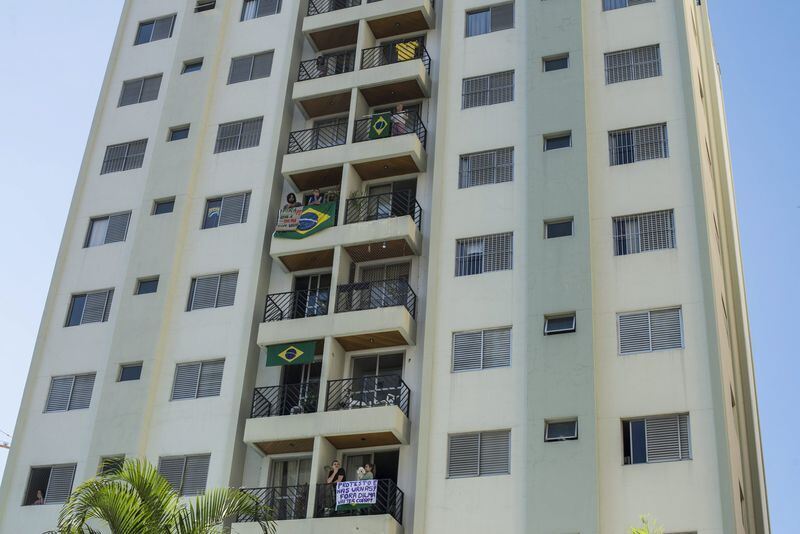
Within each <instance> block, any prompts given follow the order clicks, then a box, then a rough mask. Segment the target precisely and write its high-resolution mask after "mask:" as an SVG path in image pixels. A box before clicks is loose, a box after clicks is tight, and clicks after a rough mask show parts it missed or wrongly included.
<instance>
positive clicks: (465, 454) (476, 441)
mask: <svg viewBox="0 0 800 534" xmlns="http://www.w3.org/2000/svg"><path fill="white" fill-rule="evenodd" d="M479 456H480V434H460V435H455V436H450V437H449V440H448V450H447V477H448V478H464V477H477V476H479V475H480V470H479V465H478V462H479Z"/></svg>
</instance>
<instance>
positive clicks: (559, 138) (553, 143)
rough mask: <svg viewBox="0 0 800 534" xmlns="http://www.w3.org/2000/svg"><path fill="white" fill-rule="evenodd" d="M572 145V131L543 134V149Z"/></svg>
mask: <svg viewBox="0 0 800 534" xmlns="http://www.w3.org/2000/svg"><path fill="white" fill-rule="evenodd" d="M571 146H572V132H565V133H557V134H548V135H545V136H544V150H545V152H546V151H548V150H558V149H559V148H569V147H571Z"/></svg>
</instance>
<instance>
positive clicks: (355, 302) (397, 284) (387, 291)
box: [336, 279, 417, 318]
mask: <svg viewBox="0 0 800 534" xmlns="http://www.w3.org/2000/svg"><path fill="white" fill-rule="evenodd" d="M392 306H405V308H406V309H407V310H408V313H410V314H411V317H414V318H416V313H417V295H416V294H415V293H414V290H412V289H411V286H410V285H408V281H407V280H402V279H398V280H378V281H375V282H356V283H354V284H346V285H341V286H339V287H338V289H337V292H336V313H342V312H351V311H362V310H375V309H378V308H391V307H392Z"/></svg>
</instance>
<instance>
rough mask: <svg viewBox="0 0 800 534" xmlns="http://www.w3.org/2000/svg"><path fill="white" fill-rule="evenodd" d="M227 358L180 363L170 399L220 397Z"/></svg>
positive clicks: (177, 366) (176, 368)
mask: <svg viewBox="0 0 800 534" xmlns="http://www.w3.org/2000/svg"><path fill="white" fill-rule="evenodd" d="M224 366H225V360H215V361H208V362H193V363H179V364H178V365H176V366H175V381H174V382H173V384H172V395H171V396H170V400H183V399H200V398H203V397H219V392H220V389H221V388H222V370H223V367H224Z"/></svg>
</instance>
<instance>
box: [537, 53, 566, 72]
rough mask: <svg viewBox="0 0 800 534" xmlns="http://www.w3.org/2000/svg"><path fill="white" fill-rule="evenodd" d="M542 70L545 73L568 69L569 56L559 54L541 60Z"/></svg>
mask: <svg viewBox="0 0 800 534" xmlns="http://www.w3.org/2000/svg"><path fill="white" fill-rule="evenodd" d="M542 68H543V69H544V71H545V72H552V71H554V70H563V69H567V68H569V54H568V53H567V54H559V55H557V56H549V57H545V58H542Z"/></svg>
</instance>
